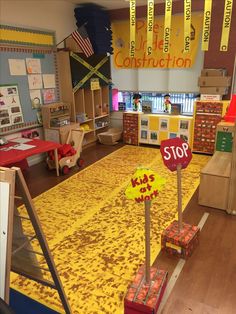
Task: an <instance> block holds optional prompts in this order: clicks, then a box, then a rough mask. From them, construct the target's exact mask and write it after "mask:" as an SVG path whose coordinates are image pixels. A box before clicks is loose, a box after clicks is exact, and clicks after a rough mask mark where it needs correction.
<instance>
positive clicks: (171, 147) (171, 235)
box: [160, 137, 200, 258]
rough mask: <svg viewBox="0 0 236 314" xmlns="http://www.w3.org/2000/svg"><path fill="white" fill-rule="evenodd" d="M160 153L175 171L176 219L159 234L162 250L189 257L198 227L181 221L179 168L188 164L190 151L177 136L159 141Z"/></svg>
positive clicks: (195, 243) (194, 245)
mask: <svg viewBox="0 0 236 314" xmlns="http://www.w3.org/2000/svg"><path fill="white" fill-rule="evenodd" d="M160 151H161V155H162V159H163V162H164V164H165V165H166V167H167V168H168V169H169V170H170V171H176V172H177V192H178V193H177V195H178V221H176V220H174V221H173V222H172V223H171V224H170V225H169V226H168V227H167V228H166V229H165V230H164V231H163V233H162V235H161V246H162V250H164V251H166V252H167V253H169V254H171V255H177V256H179V257H182V258H187V257H189V256H190V255H191V254H192V252H193V250H194V248H195V247H196V245H197V244H198V242H199V233H200V229H199V228H198V227H197V226H192V225H189V224H186V223H183V214H182V186H181V169H184V168H186V167H187V166H188V164H189V163H190V161H191V159H192V152H191V150H190V148H189V145H188V143H187V142H184V141H183V140H182V139H180V138H179V137H176V138H174V139H169V140H164V141H162V142H161V148H160Z"/></svg>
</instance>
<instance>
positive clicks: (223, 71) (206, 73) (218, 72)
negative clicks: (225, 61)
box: [201, 69, 227, 76]
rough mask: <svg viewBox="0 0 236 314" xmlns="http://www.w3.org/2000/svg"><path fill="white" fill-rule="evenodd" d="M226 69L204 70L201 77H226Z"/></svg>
mask: <svg viewBox="0 0 236 314" xmlns="http://www.w3.org/2000/svg"><path fill="white" fill-rule="evenodd" d="M226 75H227V70H226V69H202V71H201V76H226Z"/></svg>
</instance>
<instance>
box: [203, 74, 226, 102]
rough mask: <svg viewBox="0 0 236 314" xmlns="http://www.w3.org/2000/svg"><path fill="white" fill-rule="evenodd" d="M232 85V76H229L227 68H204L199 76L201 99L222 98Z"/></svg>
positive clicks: (213, 99) (215, 99)
mask: <svg viewBox="0 0 236 314" xmlns="http://www.w3.org/2000/svg"><path fill="white" fill-rule="evenodd" d="M230 85H231V77H230V76H227V71H226V69H203V70H202V71H201V76H200V77H199V78H198V86H199V87H200V94H201V100H208V101H210V100H212V101H217V100H222V96H223V95H227V94H228V88H229V86H230Z"/></svg>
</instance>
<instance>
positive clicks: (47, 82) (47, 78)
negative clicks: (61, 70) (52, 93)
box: [43, 74, 56, 88]
mask: <svg viewBox="0 0 236 314" xmlns="http://www.w3.org/2000/svg"><path fill="white" fill-rule="evenodd" d="M43 87H44V88H55V87H56V80H55V74H43Z"/></svg>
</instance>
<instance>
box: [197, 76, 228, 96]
mask: <svg viewBox="0 0 236 314" xmlns="http://www.w3.org/2000/svg"><path fill="white" fill-rule="evenodd" d="M230 85H231V77H230V76H200V77H199V78H198V86H207V87H216V86H217V87H227V86H230ZM205 94H207V93H205Z"/></svg>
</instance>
